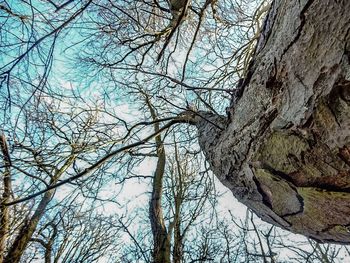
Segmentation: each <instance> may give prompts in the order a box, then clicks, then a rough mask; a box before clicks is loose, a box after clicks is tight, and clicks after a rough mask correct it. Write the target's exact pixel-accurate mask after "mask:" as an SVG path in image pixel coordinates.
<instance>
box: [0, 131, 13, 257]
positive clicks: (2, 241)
mask: <svg viewBox="0 0 350 263" xmlns="http://www.w3.org/2000/svg"><path fill="white" fill-rule="evenodd" d="M0 148H1V153H2V158H3V167H4V173H3V174H2V182H3V187H4V188H3V190H2V198H1V199H0V263H2V262H3V260H4V255H5V251H6V243H7V239H8V236H9V228H10V227H9V221H10V211H9V208H8V207H7V206H6V205H5V204H6V203H7V202H9V201H10V198H11V192H12V187H11V173H10V167H11V159H10V154H9V151H8V147H7V142H6V137H5V135H4V134H2V135H1V138H0Z"/></svg>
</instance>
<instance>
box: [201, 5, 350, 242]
mask: <svg viewBox="0 0 350 263" xmlns="http://www.w3.org/2000/svg"><path fill="white" fill-rule="evenodd" d="M349 21H350V1H347V0H343V1H323V0H308V1H305V0H303V1H297V0H276V1H275V2H274V3H273V4H272V6H271V10H270V12H269V15H268V17H267V19H266V21H265V26H264V29H263V32H262V35H261V38H260V40H259V41H258V45H257V48H256V52H255V55H254V57H253V59H252V62H251V65H250V68H249V70H248V72H247V75H246V78H245V79H244V81H243V82H242V83H243V84H242V87H241V89H242V91H243V90H244V92H243V93H242V96H241V98H240V99H239V100H238V102H237V103H236V105H234V106H233V107H231V108H230V109H229V118H227V120H226V126H225V128H224V129H223V130H221V129H218V128H217V127H216V126H214V125H213V124H212V122H220V123H222V117H220V116H215V115H213V114H211V115H210V114H207V115H208V116H209V117H208V118H210V119H211V120H212V122H208V121H205V120H204V119H203V120H200V121H199V122H198V124H197V126H198V130H199V143H200V145H201V148H202V150H203V151H204V153H205V155H206V158H207V160H208V162H209V163H210V165H211V169H212V170H213V172H214V173H215V174H216V176H217V177H218V178H219V179H220V181H221V182H222V183H223V184H224V185H226V186H227V187H228V188H229V189H230V190H231V191H232V193H233V195H234V196H235V197H236V198H237V199H238V200H239V201H240V202H242V203H243V204H245V205H247V206H248V207H249V208H251V209H252V210H253V211H254V212H255V213H256V214H257V215H258V216H259V217H261V218H262V219H263V220H265V221H267V222H269V223H272V224H274V225H276V226H279V227H282V228H284V229H287V230H289V231H292V232H294V233H299V234H303V235H305V236H308V237H311V238H313V239H316V240H319V241H323V242H337V243H350V66H349V61H350V35H349V32H350V23H349Z"/></svg>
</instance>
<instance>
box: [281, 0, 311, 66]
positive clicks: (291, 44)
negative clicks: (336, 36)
mask: <svg viewBox="0 0 350 263" xmlns="http://www.w3.org/2000/svg"><path fill="white" fill-rule="evenodd" d="M314 1H315V0H309V1H307V3H306V4H305V6H304V7H303V9H302V10H301V12H300V15H299V18H300V25H299V27H298V33H297V35H296V36H295V37H294V38H293V40H292V41H291V42H290V43H289V44H288V46H287V47H286V48H285V49H284V50H283V52H282V55H281V59H280V61H281V60H282V58H283V57H284V55H285V54H286V53H287V51H288V50H289V49H290V48H291V47H292V46H293V45H294V44H295V43H296V42H297V41H298V39H299V38H300V36H301V32H302V31H303V28H304V25H305V23H306V17H305V13H306V11H307V10H308V9H309V7H310V6H311V5H312V4H313V2H314Z"/></svg>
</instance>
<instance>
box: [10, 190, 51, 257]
mask: <svg viewBox="0 0 350 263" xmlns="http://www.w3.org/2000/svg"><path fill="white" fill-rule="evenodd" d="M53 193H54V191H53V190H51V191H48V192H46V193H45V195H44V197H43V198H42V199H41V201H40V203H39V205H38V207H37V209H36V210H35V212H34V214H33V216H32V217H31V218H30V219H29V220H28V221H27V222H26V223H25V224H24V225H23V227H22V228H21V230H20V231H19V233H18V235H17V237H16V239H15V241H14V242H13V244H12V246H11V248H10V249H9V251H8V253H7V255H6V257H5V259H4V263H18V262H19V261H20V259H21V257H22V255H23V253H24V250H25V249H26V247H27V245H28V243H29V241H30V239H31V238H32V236H33V234H34V232H35V229H36V227H37V225H38V223H39V220H40V219H41V217H42V216H43V214H44V213H45V210H46V207H47V205H48V204H49V202H50V201H51V198H52V196H53Z"/></svg>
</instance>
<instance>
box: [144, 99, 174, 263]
mask: <svg viewBox="0 0 350 263" xmlns="http://www.w3.org/2000/svg"><path fill="white" fill-rule="evenodd" d="M146 103H147V106H148V108H149V110H150V112H151V116H152V119H153V121H156V120H157V114H156V112H155V110H154V108H153V106H152V105H151V103H150V101H149V98H148V97H147V95H146ZM159 129H160V127H159V123H158V122H155V124H154V131H155V132H159ZM155 141H156V150H157V158H158V160H157V166H156V170H155V172H154V177H153V184H152V195H151V200H150V204H149V218H150V222H151V228H152V235H153V251H152V257H153V262H154V263H170V252H171V241H170V237H169V235H168V230H167V227H166V225H165V221H164V216H163V208H162V194H163V178H164V173H165V162H166V154H165V149H164V143H163V141H162V138H161V135H160V134H158V135H157V136H155Z"/></svg>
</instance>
